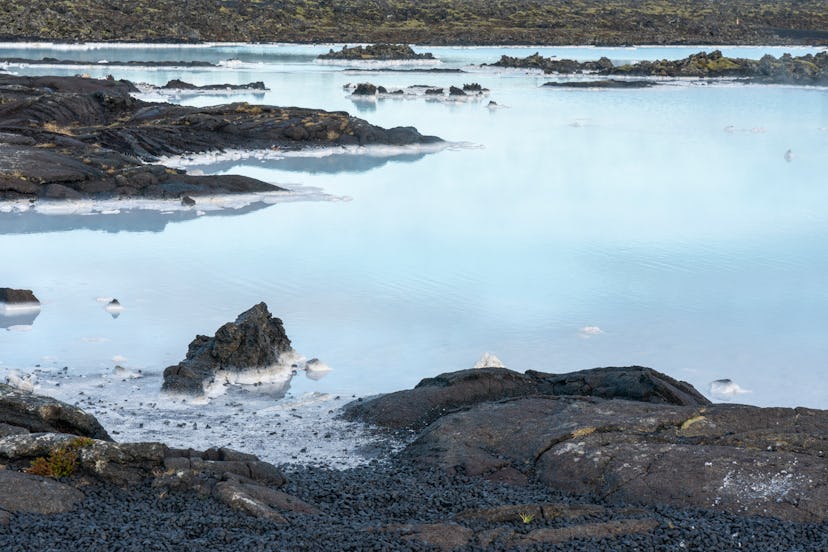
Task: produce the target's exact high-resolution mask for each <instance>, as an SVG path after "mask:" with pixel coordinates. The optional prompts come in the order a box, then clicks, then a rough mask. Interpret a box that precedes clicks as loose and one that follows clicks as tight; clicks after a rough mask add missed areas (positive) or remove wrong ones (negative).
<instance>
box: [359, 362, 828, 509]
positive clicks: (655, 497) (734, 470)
mask: <svg viewBox="0 0 828 552" xmlns="http://www.w3.org/2000/svg"><path fill="white" fill-rule="evenodd" d="M476 372H477V373H476ZM346 415H347V416H348V417H350V418H355V419H362V420H366V421H369V422H373V423H377V424H380V425H385V426H387V427H394V428H402V427H408V428H415V429H418V428H421V427H423V426H426V427H425V429H423V430H422V431H421V433H420V435H419V437H418V438H417V440H416V441H415V442H414V443H412V444H411V445H409V446H408V447H407V448H406V450H405V451H404V452H403V457H404V458H405V459H406V460H407V461H409V462H413V463H416V464H417V465H431V466H435V467H439V468H441V469H443V470H446V471H448V472H450V473H462V474H466V475H475V476H483V477H485V478H488V479H491V480H495V481H508V482H511V483H514V484H526V483H527V482H529V481H533V480H534V481H539V482H541V483H543V484H545V485H547V486H548V487H550V488H552V489H556V490H560V491H564V492H571V493H589V494H592V495H595V496H599V497H601V498H602V499H603V500H607V501H609V502H621V503H627V502H636V503H642V504H650V505H659V504H671V505H674V506H681V507H687V506H692V507H698V508H710V509H714V510H721V511H725V512H730V513H733V514H739V515H762V516H772V517H777V518H779V519H786V520H793V521H810V522H822V523H824V522H826V520H828V487H827V486H825V484H824V482H825V481H828V462H826V460H825V451H826V450H828V411H824V410H812V409H807V408H796V409H791V408H757V407H751V406H744V405H713V404H709V402H708V401H707V400H706V399H704V397H702V396H701V395H700V394H699V393H698V392H697V391H696V390H695V389H693V388H692V387H691V386H690V385H688V384H686V383H682V382H676V381H675V380H672V378H669V377H667V376H664V375H663V374H659V373H658V372H655V371H653V370H649V369H643V368H633V369H619V368H606V369H596V370H585V371H582V372H574V373H572V374H560V375H551V374H543V373H540V372H532V371H529V372H527V373H526V374H519V373H516V372H512V371H510V370H506V369H493V368H487V369H482V371H480V372H478V371H477V370H464V371H461V372H455V373H450V374H443V375H440V376H438V377H437V378H433V379H428V380H423V381H422V382H421V383H420V384H419V385H418V386H417V387H415V388H414V389H412V390H410V391H401V392H397V393H391V394H389V395H385V396H382V397H379V398H376V399H372V400H368V401H362V402H357V403H352V404H351V405H349V407H348V410H347V412H346Z"/></svg>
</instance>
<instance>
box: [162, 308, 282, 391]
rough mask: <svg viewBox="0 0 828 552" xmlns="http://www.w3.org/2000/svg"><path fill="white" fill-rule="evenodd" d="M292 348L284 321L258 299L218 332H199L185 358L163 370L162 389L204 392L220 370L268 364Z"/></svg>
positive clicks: (232, 370)
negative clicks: (208, 335)
mask: <svg viewBox="0 0 828 552" xmlns="http://www.w3.org/2000/svg"><path fill="white" fill-rule="evenodd" d="M290 351H293V349H292V347H291V345H290V339H288V337H287V334H286V333H285V329H284V327H283V326H282V321H281V320H280V319H278V318H274V317H273V316H272V315H271V314H270V312H269V311H268V309H267V305H266V304H265V303H259V304H258V305H255V306H254V307H252V308H250V309H248V310H246V311H245V312H243V313H241V314H240V315H239V316H238V318H236V321H235V322H228V323H227V324H225V325H223V326H222V327H221V328H219V329H218V330H217V331H216V334H215V336H213V337H207V336H206V335H199V336H196V338H195V339H194V340H193V341H192V342H191V343H190V346H189V349H188V351H187V356H186V358H185V359H184V360H183V361H182V362H180V363H178V364H177V365H175V366H169V367H168V368H167V369H165V370H164V384H163V387H162V390H164V391H168V392H174V393H186V394H190V395H201V394H203V393H204V392H205V386H206V385H208V384H210V383H211V382H213V381H214V380H215V378H216V377H217V376H219V375H220V374H219V373H220V372H230V373H243V372H245V371H247V370H250V369H254V368H269V367H272V366H274V365H275V364H277V363H278V361H279V356H280V355H281V354H282V353H287V352H290Z"/></svg>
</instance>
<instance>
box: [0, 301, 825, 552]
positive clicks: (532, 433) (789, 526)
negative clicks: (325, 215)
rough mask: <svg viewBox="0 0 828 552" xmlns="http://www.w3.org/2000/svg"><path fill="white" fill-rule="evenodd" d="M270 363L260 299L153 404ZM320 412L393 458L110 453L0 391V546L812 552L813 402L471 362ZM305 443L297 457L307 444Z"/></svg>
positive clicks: (817, 438) (81, 417) (203, 343)
mask: <svg viewBox="0 0 828 552" xmlns="http://www.w3.org/2000/svg"><path fill="white" fill-rule="evenodd" d="M12 291H15V293H13V294H11V295H14V296H15V297H17V296H21V297H23V295H25V297H23V298H27V297H28V294H23V295H21V293H20V291H21V290H12ZM23 291H25V290H23ZM7 295H9V293H7ZM292 353H293V350H292V348H291V346H290V341H289V340H288V338H287V336H286V334H285V331H284V328H283V327H282V324H281V321H280V320H279V319H277V318H274V317H273V316H272V315H270V313H269V312H268V310H267V306H266V305H265V304H264V303H260V304H258V305H255V306H254V307H253V308H251V309H249V310H248V311H245V312H244V313H242V314H241V315H239V317H238V318H237V319H236V321H235V322H232V323H228V324H225V325H223V326H222V327H221V328H219V330H218V331H217V332H216V335H215V336H214V337H212V338H208V337H206V336H197V337H196V339H195V340H194V341H193V343H191V344H190V347H189V351H188V354H187V358H186V359H185V360H184V361H183V362H181V363H180V364H178V365H176V366H171V367H169V368H168V369H167V370H166V371H165V373H164V390H165V391H166V392H173V393H178V394H180V393H184V394H198V393H203V392H204V391H206V390H207V387H208V385H207V384H208V383H209V381H210V380H211V378H218V377H223V376H221V374H226V373H230V372H234V371H236V372H237V371H241V370H250V369H255V368H257V367H262V366H267V365H271V364H273V362H274V357H276V356H279V357H281V356H283V355H288V356H290V355H292ZM262 355H264V356H262ZM291 358H292V357H291ZM489 362H490V363H493V361H492V359H491V358H490V359H489ZM308 364H311V362H310V361H309V362H308ZM245 367H246V368H245ZM228 383H229V382H228ZM90 400H92V398H91V397H90ZM240 406H241V405H240ZM191 407H193V408H200V407H198V406H195V405H191ZM202 407H203V408H210V405H209V404H206V405H202ZM330 414H332V415H336V413H335V412H334V411H331V412H330ZM338 415H339V416H342V417H344V418H347V419H349V420H356V421H359V422H361V423H363V424H369V425H370V426H372V427H374V428H383V429H382V431H384V432H385V439H391V440H392V441H396V443H397V444H396V445H393V444H392V445H390V446H387V447H385V448H384V449H381V450H379V451H377V450H375V451H374V453H373V454H374V459H373V460H371V461H370V462H369V463H367V464H363V465H362V466H359V467H356V468H349V469H344V470H335V469H330V468H328V467H326V466H320V465H316V466H314V467H312V466H302V465H298V464H284V465H281V466H276V465H273V464H270V463H268V462H264V461H262V460H261V459H260V458H259V457H257V456H255V455H253V454H250V452H248V451H238V450H233V449H231V448H228V447H220V446H213V447H210V448H207V449H205V450H195V449H193V448H175V447H171V446H168V445H166V444H164V443H161V442H137V443H136V442H124V443H118V442H115V441H113V439H112V436H111V435H110V432H108V431H107V429H105V428H104V427H103V426H102V425H101V424H100V423H99V422H98V420H97V419H96V418H95V417H94V416H92V415H90V414H88V413H86V412H84V411H83V410H81V409H80V408H79V407H78V406H73V405H71V404H68V403H64V402H61V401H58V400H55V399H52V398H50V397H47V396H41V395H36V394H33V393H32V392H31V391H23V390H20V389H16V388H13V387H11V386H10V385H6V384H0V546H2V547H3V550H10V551H12V550H35V549H37V550H63V551H65V550H87V549H109V548H113V547H115V546H117V547H118V548H119V549H121V550H139V549H140V550H147V549H149V550H168V549H170V547H174V548H175V549H177V550H180V549H188V550H190V549H192V550H195V549H206V550H238V549H239V547H242V548H245V549H265V548H274V547H275V548H277V549H281V550H285V549H291V550H293V549H296V550H313V549H319V546H322V545H323V543H328V544H327V546H329V547H332V549H337V550H369V549H380V550H444V551H452V550H458V551H459V550H506V549H509V550H512V549H525V550H582V549H585V548H596V549H612V550H641V549H657V550H684V549H691V550H697V549H698V550H702V549H703V550H709V549H713V548H718V547H725V548H745V549H750V550H762V551H764V550H768V551H770V550H779V549H788V550H808V551H810V550H814V551H817V550H824V549H825V546H826V545H828V486H826V484H825V482H826V481H828V463H826V462H825V450H826V449H828V447H826V445H828V411H825V410H814V409H807V408H795V409H791V408H758V407H750V406H745V405H721V404H711V403H710V401H709V400H708V399H707V398H705V397H704V396H703V395H702V394H701V393H699V392H698V391H697V390H696V389H694V388H693V387H692V386H691V385H690V384H688V383H686V382H682V381H677V380H675V379H673V378H671V377H669V376H667V375H665V374H662V373H660V372H657V371H655V370H653V369H650V368H645V367H640V366H629V367H607V368H595V369H591V370H582V371H579V372H571V373H564V374H553V373H545V372H538V371H533V370H529V371H527V372H525V373H518V372H514V371H511V370H509V369H507V368H503V367H498V366H489V367H485V366H484V367H480V368H474V369H469V370H461V371H458V372H450V373H445V374H440V375H438V376H436V377H433V378H427V379H424V380H422V381H421V382H420V383H419V384H418V385H417V386H416V387H414V388H413V389H409V390H403V391H397V392H394V393H389V394H386V395H382V396H379V397H373V398H369V399H357V400H355V401H353V402H351V403H350V404H347V405H346V406H345V407H344V408H343V409H341V410H340V411H339V413H338ZM297 416H299V415H298V414H297ZM299 417H301V416H299ZM181 425H182V424H179V427H181ZM278 425H281V422H279V423H278ZM258 426H259V427H260V430H261V432H263V433H264V432H268V435H274V434H276V433H277V431H271V430H275V429H276V428H275V427H273V426H269V425H268V424H262V423H261V422H259V424H258ZM182 431H183V430H182ZM119 433H120V432H119V431H116V430H115V429H112V431H111V434H112V435H118V434H119ZM395 436H396V437H395ZM306 441H307V444H306V445H305V446H304V448H303V449H302V450H301V451H298V452H300V453H304V452H307V447H308V446H312V443H313V439H312V438H311V437H310V436H308V438H307V439H306ZM78 533H80V534H82V535H83V536H82V537H80V538H79V537H78V536H77V534H78Z"/></svg>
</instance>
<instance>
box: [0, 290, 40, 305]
mask: <svg viewBox="0 0 828 552" xmlns="http://www.w3.org/2000/svg"><path fill="white" fill-rule="evenodd" d="M3 303H5V304H7V305H39V304H40V301H38V300H37V297H35V294H34V293H32V291H31V290H29V289H12V288H4V287H0V304H3Z"/></svg>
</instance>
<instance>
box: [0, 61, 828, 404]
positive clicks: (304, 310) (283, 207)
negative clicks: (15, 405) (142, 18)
mask: <svg viewBox="0 0 828 552" xmlns="http://www.w3.org/2000/svg"><path fill="white" fill-rule="evenodd" d="M328 48H329V46H291V45H253V46H240V45H212V46H210V45H208V46H204V47H179V46H172V47H157V46H156V47H148V46H143V47H132V48H126V47H80V46H74V47H40V48H35V47H33V46H27V47H20V46H14V45H2V47H0V57H12V56H17V57H27V58H40V57H43V56H51V57H55V58H60V59H75V60H78V62H79V65H77V66H71V67H43V66H10V67H7V68H6V69H7V70H9V71H13V72H16V73H20V74H76V73H88V74H90V75H92V76H104V75H106V74H112V75H113V76H115V78H126V79H130V80H133V81H135V82H145V83H150V84H156V85H158V84H163V83H165V82H166V81H167V80H169V79H172V78H180V79H182V80H185V81H189V82H193V83H196V84H210V83H225V82H226V83H246V82H250V81H258V80H262V81H264V82H265V84H266V85H267V86H268V87H269V88H270V91H268V92H267V93H266V94H263V95H261V94H260V95H253V94H239V95H233V96H232V97H229V98H228V96H222V95H199V96H190V97H179V98H173V101H180V102H182V103H186V104H190V105H207V104H211V103H219V102H225V101H249V102H251V103H269V104H276V105H297V106H305V107H315V108H323V109H328V110H346V111H349V112H350V113H352V114H355V115H357V116H360V117H363V118H365V119H367V120H369V121H371V122H372V123H375V124H379V125H382V126H396V125H413V126H416V127H417V128H418V129H419V130H420V131H421V132H422V133H424V134H433V135H437V136H440V137H442V138H444V139H446V140H449V141H452V142H457V143H461V144H459V145H457V146H455V147H452V148H449V149H446V150H444V151H439V152H435V153H426V152H410V151H408V152H402V153H401V152H396V154H395V155H394V156H392V157H388V158H382V157H372V156H362V157H360V156H354V155H346V156H338V157H336V156H334V157H324V158H320V157H310V158H305V159H289V160H275V161H260V160H256V159H251V160H247V161H224V162H221V163H215V164H202V165H198V166H193V167H191V168H192V169H195V170H202V171H204V172H205V173H216V172H218V173H240V174H247V175H250V176H254V177H257V178H260V179H263V180H267V181H269V182H274V183H277V184H280V185H284V186H286V187H288V188H294V187H296V188H298V189H300V190H307V189H311V190H317V191H318V192H319V193H315V194H312V195H311V196H309V200H307V201H294V202H289V203H279V204H276V205H269V206H255V207H253V208H248V209H246V210H243V211H239V212H229V213H225V215H226V216H213V215H214V214H213V213H208V214H207V215H205V216H196V215H195V214H192V215H182V213H181V212H174V213H167V214H164V213H158V212H154V213H148V212H144V213H126V212H122V213H120V214H112V215H76V216H71V217H69V216H65V215H64V216H59V215H53V216H45V215H42V214H36V213H27V214H24V215H21V214H9V213H5V214H3V213H0V232H2V234H0V250H1V251H3V253H4V254H3V258H2V261H0V285H2V286H10V287H22V288H27V289H32V290H34V291H35V293H36V295H37V296H38V297H39V298H40V300H41V302H42V303H43V305H42V309H41V312H40V314H39V315H38V316H37V318H36V319H34V321H33V322H32V321H29V322H31V323H30V324H21V323H20V322H21V321H20V320H16V321H15V323H14V324H12V323H8V322H7V323H6V324H5V325H7V326H13V328H12V330H10V331H0V372H2V371H3V370H5V371H7V372H8V371H11V370H16V371H19V372H21V373H24V374H25V373H29V372H32V371H34V370H35V369H36V368H37V365H40V368H55V369H59V368H62V367H63V366H68V367H69V371H70V372H71V373H81V374H95V373H101V372H106V371H108V370H111V369H112V367H113V366H114V364H122V365H124V364H126V365H128V366H129V367H130V368H131V369H141V370H143V371H145V372H149V373H153V372H155V373H157V372H160V371H162V370H163V368H164V367H166V366H167V365H170V364H175V363H177V362H178V361H180V360H181V359H183V357H184V354H185V352H186V347H187V344H188V343H189V341H190V340H191V339H192V338H193V337H194V336H195V335H196V334H199V333H204V334H210V335H212V334H213V333H214V332H215V330H216V329H217V328H218V327H219V326H220V325H221V324H223V323H224V322H227V321H229V320H232V319H234V318H235V316H236V315H237V314H239V313H240V312H242V311H243V310H245V309H247V308H249V307H250V306H252V305H253V304H255V303H257V302H259V301H265V302H267V304H268V305H269V307H270V309H271V311H272V312H273V313H274V314H276V315H277V316H279V317H281V318H282V319H283V321H284V324H285V327H286V329H287V332H288V335H289V336H290V337H291V339H292V341H293V344H294V346H295V348H296V349H297V350H298V351H299V352H301V353H302V354H304V355H307V356H308V357H312V356H315V357H319V358H320V359H322V360H323V361H324V362H326V363H327V364H329V365H330V366H331V367H332V369H333V370H332V372H331V373H330V374H329V375H327V376H326V377H324V378H322V379H321V380H318V381H317V380H311V379H307V378H294V381H293V382H292V384H291V385H292V389H293V392H295V393H304V392H309V391H318V392H323V393H337V394H340V393H341V394H356V395H368V394H373V393H378V392H387V391H392V390H396V389H402V388H407V387H411V386H413V385H414V384H416V383H417V382H418V381H419V380H420V379H421V378H423V377H427V376H433V375H435V374H438V373H440V372H445V371H452V370H457V369H462V368H467V367H471V366H472V365H473V364H474V363H475V361H476V360H477V359H478V358H479V357H480V356H481V354H483V353H484V352H491V353H493V354H495V355H497V356H498V357H499V358H500V359H501V360H502V361H503V363H504V364H505V365H507V366H509V367H510V368H513V369H516V370H520V371H523V370H526V369H536V370H543V371H549V372H566V371H572V370H580V369H584V368H592V367H596V366H607V365H630V364H639V365H645V366H650V367H653V368H656V369H658V370H661V371H663V372H666V373H668V374H670V375H671V376H673V377H676V378H678V379H682V380H686V381H688V382H690V383H692V384H693V385H695V386H696V387H698V388H699V389H700V390H702V391H703V392H705V393H708V385H709V383H710V382H711V381H713V380H718V379H722V378H729V379H732V380H733V381H734V382H736V383H737V384H738V385H739V386H740V387H741V388H742V389H744V390H749V391H750V392H749V393H744V394H738V395H736V396H734V397H732V400H734V401H738V402H746V403H750V404H757V405H784V406H795V405H805V406H811V407H821V408H826V407H828V380H826V378H825V377H824V374H825V373H826V368H828V366H826V362H828V361H826V359H828V339H826V328H828V279H827V278H826V275H828V249H826V243H828V178H827V177H826V167H828V89H826V88H806V87H785V86H758V85H745V84H740V83H726V84H709V83H705V82H699V81H683V82H681V83H667V84H665V85H663V86H660V87H656V88H651V89H642V90H594V89H578V90H565V89H550V88H546V89H544V88H542V87H541V86H540V85H542V84H543V83H544V82H547V81H548V80H550V77H547V76H543V75H540V74H537V73H527V72H525V71H496V70H493V69H491V68H479V67H472V65H474V64H480V63H492V62H494V61H496V60H497V59H498V58H499V57H500V55H501V54H504V53H506V54H509V55H517V56H525V55H529V54H531V53H533V52H535V51H540V53H541V54H543V55H558V56H560V57H569V58H576V59H581V60H587V59H597V58H598V57H600V56H602V55H607V56H608V57H610V58H611V59H613V60H615V61H621V60H626V61H635V60H640V59H657V58H670V59H675V58H680V57H685V56H686V55H688V54H690V53H694V52H696V51H698V50H699V49H700V48H684V47H681V48H619V49H611V48H531V49H529V48H523V49H521V48H428V50H429V51H432V52H433V53H434V54H435V55H436V56H437V57H438V58H440V60H441V61H442V64H441V65H440V66H441V67H463V68H465V69H466V70H467V71H469V72H470V74H451V73H431V74H429V73H410V72H388V71H362V70H346V69H347V67H343V66H336V65H321V64H318V63H314V61H313V59H314V57H315V55H316V54H318V53H321V52H325V51H327V49H328ZM419 50H425V48H419ZM723 51H724V53H725V54H726V55H735V56H740V57H751V58H758V57H761V55H763V54H764V53H771V54H774V55H780V54H781V53H782V52H784V51H791V52H792V53H794V54H802V53H805V52H808V51H816V50H813V49H807V48H761V47H751V48H723ZM102 59H105V60H110V61H114V60H123V61H126V60H196V59H197V60H207V61H212V62H219V61H223V62H225V63H224V65H225V66H224V67H222V68H208V69H204V68H196V69H188V68H183V69H169V68H164V69H157V70H156V69H150V68H146V67H143V68H134V67H97V66H95V65H94V63H96V62H97V61H99V60H102ZM231 59H233V60H238V61H232V62H229V63H228V62H227V61H226V60H231ZM366 81H369V82H373V83H374V84H378V85H384V86H386V87H395V86H406V85H413V84H429V85H436V86H445V87H447V86H449V85H456V86H461V85H462V84H464V83H468V82H478V83H480V84H482V85H483V86H485V87H487V88H489V89H490V91H491V92H490V96H489V97H488V98H486V99H484V100H482V101H468V102H462V103H447V102H438V101H426V100H425V99H424V98H417V99H408V100H380V101H377V102H367V103H366V102H354V101H352V100H351V99H350V98H349V96H348V95H347V93H346V92H345V91H343V89H342V87H343V85H345V84H347V83H355V82H366ZM490 99H491V100H494V101H495V102H497V104H499V106H501V107H500V108H499V109H489V108H488V107H487V105H486V104H487V102H488V101H489V100H490ZM789 150H790V155H788V159H786V152H788V151H789ZM104 297H116V298H118V300H119V301H120V302H121V304H122V305H123V306H124V311H123V313H122V314H121V315H120V316H119V317H118V318H112V317H111V316H110V314H109V313H107V312H106V311H104V309H103V305H104V304H103V303H101V302H99V301H97V299H98V298H104ZM2 320H3V319H2V318H0V321H2ZM0 375H2V374H0ZM712 398H715V397H712Z"/></svg>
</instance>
